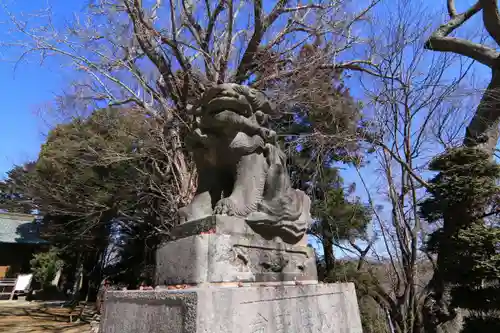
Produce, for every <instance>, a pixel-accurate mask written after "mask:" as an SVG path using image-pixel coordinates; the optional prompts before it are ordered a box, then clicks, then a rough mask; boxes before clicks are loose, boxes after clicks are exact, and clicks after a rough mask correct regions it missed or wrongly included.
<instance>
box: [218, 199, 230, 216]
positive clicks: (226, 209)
mask: <svg viewBox="0 0 500 333" xmlns="http://www.w3.org/2000/svg"><path fill="white" fill-rule="evenodd" d="M234 207H235V205H234V202H233V201H232V200H231V199H230V198H223V199H221V200H219V202H217V204H216V205H215V208H214V213H215V214H218V215H234Z"/></svg>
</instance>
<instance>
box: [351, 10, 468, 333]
mask: <svg viewBox="0 0 500 333" xmlns="http://www.w3.org/2000/svg"><path fill="white" fill-rule="evenodd" d="M385 5H386V6H387V8H386V10H385V11H383V16H382V15H381V16H380V17H378V19H377V18H375V23H374V24H375V28H374V30H373V31H374V36H373V38H372V40H374V42H375V45H376V46H377V47H376V54H377V58H378V59H379V62H378V66H377V69H376V72H377V79H376V80H373V82H366V81H367V80H363V85H364V87H365V94H366V95H367V97H368V102H367V106H366V114H367V115H371V118H372V119H371V120H372V122H371V123H372V126H373V127H372V131H370V133H367V134H366V135H365V136H364V137H363V138H364V139H365V140H366V141H367V142H368V143H370V144H372V145H374V148H375V153H374V155H373V158H372V159H371V161H370V162H371V163H370V164H369V165H368V167H367V168H368V170H369V171H367V170H366V169H363V168H361V169H359V177H360V180H361V184H363V185H364V188H365V190H366V193H367V196H368V199H369V200H368V201H369V202H370V203H371V205H372V207H373V213H374V214H373V215H374V234H375V235H376V238H377V240H376V242H374V243H375V244H376V245H377V246H372V247H371V249H370V255H368V256H360V257H361V258H362V259H363V260H366V259H367V258H371V259H372V260H374V261H368V262H367V263H366V264H364V266H363V268H362V271H367V273H368V274H369V276H371V277H372V279H366V278H365V280H364V281H369V282H370V285H368V286H366V287H364V288H363V287H362V286H360V288H361V289H360V290H361V291H362V292H365V293H366V294H367V295H368V296H369V297H371V298H373V299H374V300H375V301H376V302H377V304H378V305H379V306H380V307H381V308H382V309H383V312H386V313H387V314H388V319H389V323H390V327H391V329H392V332H398V333H409V332H412V333H419V332H423V329H424V328H423V318H422V315H421V314H422V307H423V304H424V300H425V297H426V295H427V293H426V291H427V284H428V282H429V281H430V278H431V276H432V274H433V270H434V265H435V258H433V257H432V256H431V255H428V254H427V253H426V252H424V251H423V250H422V245H423V242H424V240H425V238H426V235H427V233H428V231H429V226H428V225H427V224H426V223H425V221H423V220H422V218H421V217H420V213H419V203H420V202H421V200H422V199H423V197H424V196H425V195H426V189H429V188H430V185H429V183H428V182H427V180H426V178H427V175H426V171H427V166H428V163H429V161H430V160H431V159H432V158H433V157H434V155H435V154H437V153H438V152H441V151H442V150H443V149H446V148H447V147H448V146H449V145H454V144H455V143H456V140H455V139H456V133H457V129H460V128H462V127H461V126H456V125H455V124H453V123H452V122H453V121H455V120H457V118H456V117H455V116H454V115H455V114H460V112H459V106H457V103H456V100H458V99H460V98H463V96H464V93H465V92H467V91H468V89H467V88H466V87H465V86H462V85H465V84H466V82H465V81H466V80H463V79H464V78H465V77H467V75H468V74H470V72H471V71H470V68H471V65H472V61H465V60H464V59H462V58H461V57H460V56H458V55H454V54H433V53H429V52H426V51H425V49H424V47H423V45H424V41H425V38H427V37H426V35H427V34H428V33H430V32H432V30H431V29H432V23H430V22H432V19H431V18H432V17H433V16H435V14H436V13H435V11H431V10H428V9H425V6H424V4H423V2H420V1H413V0H398V1H394V2H391V3H390V4H389V3H386V4H385ZM381 6H382V7H381V8H380V9H382V8H383V6H384V5H381ZM385 22H390V23H389V24H387V23H385ZM377 35H378V36H381V37H379V40H377ZM451 68H455V69H458V70H457V74H458V75H457V77H454V78H452V79H449V78H448V77H447V76H446V73H447V71H448V70H450V69H451ZM370 111H371V112H370ZM461 123H462V124H463V119H462V120H461ZM374 175H377V176H376V177H375V176H374ZM380 205H382V206H383V208H384V209H383V210H381V209H379V208H378V207H377V206H380ZM372 243H373V242H372ZM360 253H361V252H360ZM388 331H389V330H388Z"/></svg>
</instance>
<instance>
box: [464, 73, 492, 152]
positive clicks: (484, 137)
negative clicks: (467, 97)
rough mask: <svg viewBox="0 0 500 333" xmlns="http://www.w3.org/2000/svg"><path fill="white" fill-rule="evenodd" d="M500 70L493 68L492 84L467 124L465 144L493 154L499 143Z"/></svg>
mask: <svg viewBox="0 0 500 333" xmlns="http://www.w3.org/2000/svg"><path fill="white" fill-rule="evenodd" d="M499 93H500V71H499V69H493V73H492V78H491V81H490V84H489V85H488V87H487V88H486V90H485V92H484V94H483V97H482V99H481V102H480V103H479V106H478V107H477V110H476V113H475V114H474V117H473V118H472V120H471V121H470V123H469V126H467V130H466V133H465V139H464V146H466V147H475V148H481V149H484V150H485V151H487V152H488V153H489V154H490V155H491V156H493V153H494V151H495V147H496V145H497V143H498V137H499V131H498V126H499V125H500V99H499V97H500V95H499Z"/></svg>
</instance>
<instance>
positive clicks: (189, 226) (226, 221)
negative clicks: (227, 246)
mask: <svg viewBox="0 0 500 333" xmlns="http://www.w3.org/2000/svg"><path fill="white" fill-rule="evenodd" d="M209 231H212V232H215V233H217V234H228V235H234V236H236V235H239V236H245V237H246V238H248V237H251V238H263V239H266V240H273V241H275V242H278V243H286V242H284V241H283V239H281V238H280V237H279V235H269V234H264V235H263V234H261V233H258V232H256V231H255V230H253V229H252V227H251V226H250V225H248V224H247V223H246V221H245V220H244V219H243V218H238V217H236V216H227V215H211V216H207V217H205V218H202V219H199V220H194V221H190V222H186V223H183V224H181V225H178V226H176V227H175V228H173V229H172V231H171V232H170V237H171V239H173V240H176V239H181V238H185V237H188V236H195V235H199V234H201V233H202V232H209ZM296 245H301V246H306V245H307V235H304V236H303V237H302V239H301V240H299V241H298V242H297V243H296Z"/></svg>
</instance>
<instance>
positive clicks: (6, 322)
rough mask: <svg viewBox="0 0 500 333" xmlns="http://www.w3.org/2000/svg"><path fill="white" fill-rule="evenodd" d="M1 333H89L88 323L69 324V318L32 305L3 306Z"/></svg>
mask: <svg viewBox="0 0 500 333" xmlns="http://www.w3.org/2000/svg"><path fill="white" fill-rule="evenodd" d="M1 303H2V302H0V332H6V333H41V332H47V333H49V332H50V333H89V332H90V325H89V324H88V323H86V322H83V321H82V322H79V323H69V317H65V316H59V317H56V316H55V315H54V313H55V312H54V311H52V309H50V308H43V307H41V306H40V305H30V304H23V305H17V304H1Z"/></svg>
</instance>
